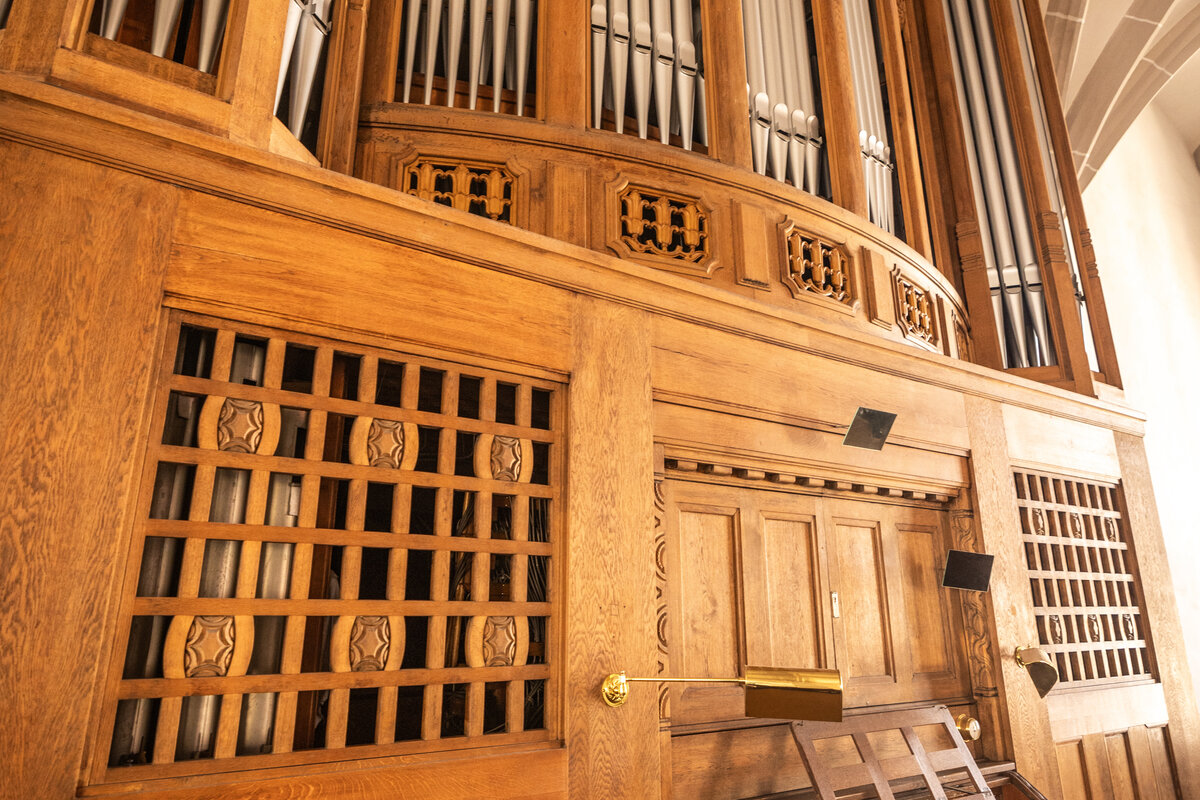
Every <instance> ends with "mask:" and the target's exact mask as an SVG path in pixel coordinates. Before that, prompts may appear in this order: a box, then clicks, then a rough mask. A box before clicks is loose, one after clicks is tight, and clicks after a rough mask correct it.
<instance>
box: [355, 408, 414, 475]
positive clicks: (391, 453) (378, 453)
mask: <svg viewBox="0 0 1200 800" xmlns="http://www.w3.org/2000/svg"><path fill="white" fill-rule="evenodd" d="M418 437H419V433H418V431H417V426H416V425H415V424H413V423H411V422H397V421H396V420H390V419H376V418H374V417H356V418H355V420H354V424H353V425H352V426H351V427H350V463H351V464H355V465H357V466H360V467H383V468H384V469H403V470H411V469H412V468H413V467H414V466H416V463H417V440H418Z"/></svg>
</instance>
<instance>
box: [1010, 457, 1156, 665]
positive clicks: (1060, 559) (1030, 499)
mask: <svg viewBox="0 0 1200 800" xmlns="http://www.w3.org/2000/svg"><path fill="white" fill-rule="evenodd" d="M1015 478H1016V484H1017V505H1018V506H1019V507H1020V509H1021V529H1022V539H1023V540H1024V543H1025V559H1026V563H1027V566H1028V567H1029V585H1030V588H1031V589H1032V591H1033V604H1034V608H1035V612H1036V614H1037V627H1038V638H1039V641H1040V644H1041V647H1042V649H1043V650H1045V651H1046V652H1047V653H1050V654H1051V655H1052V656H1053V657H1054V659H1055V661H1056V662H1057V666H1058V673H1059V678H1060V685H1070V684H1084V683H1093V682H1109V681H1131V680H1147V679H1149V678H1151V677H1152V668H1151V662H1150V646H1149V642H1148V640H1147V636H1146V631H1145V628H1144V626H1143V620H1142V609H1141V602H1140V599H1139V588H1138V580H1137V570H1136V564H1135V562H1134V558H1133V552H1132V551H1131V550H1130V548H1129V542H1128V538H1127V535H1126V531H1125V526H1124V524H1123V522H1122V520H1121V511H1120V506H1119V504H1118V489H1117V487H1116V486H1113V485H1111V484H1103V483H1095V482H1085V481H1081V480H1075V479H1071V478H1064V477H1059V476H1055V475H1048V474H1043V473H1036V472H1017V473H1015Z"/></svg>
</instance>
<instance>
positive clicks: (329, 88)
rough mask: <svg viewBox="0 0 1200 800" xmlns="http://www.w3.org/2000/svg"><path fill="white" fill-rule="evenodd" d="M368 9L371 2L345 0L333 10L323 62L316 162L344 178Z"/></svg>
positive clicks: (354, 129) (349, 166)
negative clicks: (323, 91)
mask: <svg viewBox="0 0 1200 800" xmlns="http://www.w3.org/2000/svg"><path fill="white" fill-rule="evenodd" d="M370 5H371V0H345V2H343V3H342V5H341V7H340V8H338V9H337V12H338V13H337V14H336V15H335V16H334V19H333V31H332V32H331V33H330V40H329V55H328V57H327V58H326V60H325V64H326V67H325V95H324V98H323V99H322V101H321V133H320V141H318V142H317V158H318V160H320V162H321V166H323V167H325V169H331V170H334V171H336V172H341V173H343V174H346V175H349V174H351V173H352V172H353V170H354V145H355V143H356V142H357V141H358V108H359V105H360V103H361V97H362V80H363V60H364V58H365V57H366V39H367V15H368V12H369V10H370Z"/></svg>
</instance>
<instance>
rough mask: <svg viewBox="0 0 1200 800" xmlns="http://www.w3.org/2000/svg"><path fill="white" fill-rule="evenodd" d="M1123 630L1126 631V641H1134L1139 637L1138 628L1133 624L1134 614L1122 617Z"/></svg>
mask: <svg viewBox="0 0 1200 800" xmlns="http://www.w3.org/2000/svg"><path fill="white" fill-rule="evenodd" d="M1121 628H1122V629H1123V630H1124V631H1125V639H1126V641H1132V640H1134V639H1136V638H1138V637H1137V626H1136V625H1134V623H1133V614H1122V615H1121Z"/></svg>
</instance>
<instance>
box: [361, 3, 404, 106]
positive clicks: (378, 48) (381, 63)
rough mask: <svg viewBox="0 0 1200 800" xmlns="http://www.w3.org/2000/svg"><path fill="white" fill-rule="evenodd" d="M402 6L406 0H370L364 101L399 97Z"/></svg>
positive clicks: (373, 101)
mask: <svg viewBox="0 0 1200 800" xmlns="http://www.w3.org/2000/svg"><path fill="white" fill-rule="evenodd" d="M403 8H404V0H374V2H372V3H371V11H370V14H369V15H368V20H369V22H368V24H367V39H366V62H365V64H364V65H363V80H362V104H363V105H368V106H369V105H374V104H376V103H390V102H392V101H393V100H395V98H396V70H397V68H398V66H399V59H400V37H401V34H402V32H401V29H400V23H401V19H400V13H401V11H402V10H403Z"/></svg>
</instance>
